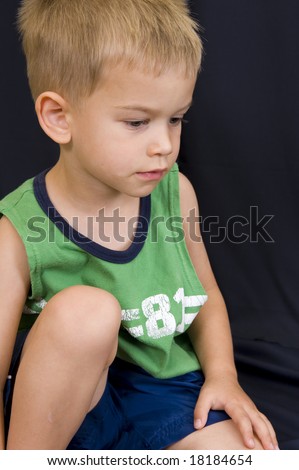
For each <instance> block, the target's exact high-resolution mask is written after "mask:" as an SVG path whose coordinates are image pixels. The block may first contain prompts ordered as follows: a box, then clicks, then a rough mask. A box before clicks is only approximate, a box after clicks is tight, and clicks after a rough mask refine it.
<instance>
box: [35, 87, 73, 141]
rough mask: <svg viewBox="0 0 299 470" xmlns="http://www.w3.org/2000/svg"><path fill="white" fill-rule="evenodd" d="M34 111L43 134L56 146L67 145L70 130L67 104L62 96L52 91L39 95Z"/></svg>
mask: <svg viewBox="0 0 299 470" xmlns="http://www.w3.org/2000/svg"><path fill="white" fill-rule="evenodd" d="M35 111H36V114H37V117H38V120H39V123H40V126H41V128H42V129H43V130H44V132H45V133H46V134H47V135H48V136H49V137H50V138H51V139H52V140H54V142H57V143H58V144H68V143H69V142H70V140H71V129H70V125H69V122H68V121H69V120H68V103H67V101H65V99H64V98H62V96H60V95H58V94H57V93H54V92H52V91H46V92H44V93H42V94H41V95H39V97H38V98H37V100H36V102H35Z"/></svg>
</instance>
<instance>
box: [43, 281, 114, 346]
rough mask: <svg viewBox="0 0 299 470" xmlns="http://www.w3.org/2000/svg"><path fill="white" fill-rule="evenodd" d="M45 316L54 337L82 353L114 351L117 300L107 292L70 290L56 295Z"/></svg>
mask: <svg viewBox="0 0 299 470" xmlns="http://www.w3.org/2000/svg"><path fill="white" fill-rule="evenodd" d="M44 314H45V315H46V316H47V320H48V321H47V323H51V325H52V327H51V329H52V328H53V329H54V330H55V336H56V337H58V338H61V340H62V341H63V343H64V345H66V343H69V344H70V345H71V346H73V347H75V348H76V349H77V351H79V350H80V349H81V350H82V353H83V352H84V353H86V352H87V351H88V350H90V351H99V349H100V350H105V351H115V350H116V345H117V338H118V331H119V327H120V320H121V308H120V305H119V303H118V301H117V299H116V298H115V297H114V296H113V295H112V294H110V293H109V292H107V291H104V290H102V289H98V288H95V287H89V286H72V287H68V288H66V289H64V290H62V291H61V292H59V293H58V294H56V295H55V296H54V297H53V298H52V299H51V300H50V301H49V303H48V304H47V307H46V308H45V312H44Z"/></svg>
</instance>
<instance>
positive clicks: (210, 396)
mask: <svg viewBox="0 0 299 470" xmlns="http://www.w3.org/2000/svg"><path fill="white" fill-rule="evenodd" d="M210 410H224V411H226V413H227V414H228V415H229V416H230V417H231V419H232V420H233V421H234V423H235V424H236V426H237V428H238V429H239V431H240V433H241V435H242V437H243V441H244V444H245V445H246V447H248V448H249V449H253V448H254V447H255V442H254V435H256V436H257V437H258V438H259V439H260V441H261V443H262V446H263V448H264V449H269V450H273V449H278V443H277V439H276V435H275V432H274V429H273V427H272V425H271V423H270V421H269V420H268V419H267V418H266V416H264V415H263V414H262V413H260V412H259V411H258V409H257V408H256V406H255V405H254V403H253V402H252V400H251V399H250V398H249V397H248V395H247V394H246V393H245V392H244V390H243V389H242V388H241V387H240V385H239V383H238V381H237V379H236V378H235V377H234V376H233V377H230V376H229V377H225V378H223V377H209V379H206V381H205V383H204V385H203V387H202V389H201V392H200V396H199V398H198V400H197V403H196V407H195V411H194V427H195V428H196V429H202V428H203V427H204V426H205V424H206V422H207V418H208V412H209V411H210Z"/></svg>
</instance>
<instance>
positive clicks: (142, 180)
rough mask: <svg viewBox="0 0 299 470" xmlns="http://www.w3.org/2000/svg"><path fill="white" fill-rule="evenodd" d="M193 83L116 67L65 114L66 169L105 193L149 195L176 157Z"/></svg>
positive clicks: (172, 75) (173, 74) (176, 76)
mask: <svg viewBox="0 0 299 470" xmlns="http://www.w3.org/2000/svg"><path fill="white" fill-rule="evenodd" d="M194 84H195V79H191V78H184V77H183V76H182V75H181V74H180V73H179V72H178V71H177V70H172V71H169V72H166V73H163V74H162V75H161V76H159V77H154V76H152V75H149V74H144V73H142V72H141V71H137V70H133V71H128V70H127V69H125V68H124V67H120V66H118V67H117V68H115V69H113V70H112V71H110V72H109V76H108V77H107V78H106V79H104V80H103V81H102V83H101V86H100V87H99V88H98V89H97V90H96V91H95V92H94V93H93V94H92V95H91V96H90V97H89V98H87V99H86V100H85V101H84V104H83V106H82V107H80V110H77V111H74V110H73V111H72V112H71V115H70V116H71V118H70V119H71V133H72V142H71V149H72V150H71V153H72V155H71V166H72V170H74V169H75V171H78V170H79V171H81V172H84V176H85V179H84V181H86V177H87V178H89V183H90V184H92V185H94V184H96V186H95V187H97V188H99V189H103V190H104V192H105V193H106V194H107V195H117V194H118V193H123V194H127V195H129V196H135V197H142V196H145V195H147V194H149V193H150V192H151V191H152V190H153V189H154V188H155V186H156V185H157V184H158V182H159V181H160V180H161V179H162V178H163V176H164V175H165V174H166V173H167V172H168V171H169V170H170V168H171V167H172V165H173V164H174V162H175V161H176V159H177V156H178V152H179V146H180V135H181V126H182V119H183V116H184V114H185V113H186V111H187V110H188V108H189V106H190V103H191V100H192V93H193V89H194Z"/></svg>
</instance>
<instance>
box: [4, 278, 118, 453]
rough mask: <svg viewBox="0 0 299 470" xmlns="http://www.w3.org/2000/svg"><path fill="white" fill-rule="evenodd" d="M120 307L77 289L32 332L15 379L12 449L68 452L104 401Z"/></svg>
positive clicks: (55, 301)
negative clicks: (86, 420) (87, 419)
mask: <svg viewBox="0 0 299 470" xmlns="http://www.w3.org/2000/svg"><path fill="white" fill-rule="evenodd" d="M119 326H120V306H119V304H118V302H117V300H116V299H115V298H114V297H113V296H112V295H111V294H109V293H107V292H105V291H102V290H100V289H96V288H93V287H86V286H74V287H70V288H68V289H65V290H64V291H62V292H60V293H59V294H57V295H56V296H54V297H53V298H52V299H51V300H50V301H49V303H48V304H47V306H46V307H45V309H44V310H43V312H42V313H41V314H40V316H39V318H38V319H37V321H36V323H35V324H34V326H33V327H32V330H31V331H30V333H29V335H28V337H27V340H26V343H25V345H24V350H23V356H22V359H21V363H20V367H19V371H18V374H17V378H16V384H15V389H14V395H13V404H12V413H11V421H10V428H9V435H8V445H7V448H8V449H65V448H66V447H67V445H68V443H69V442H70V440H71V438H72V437H73V435H74V434H75V432H76V431H77V429H78V428H79V426H80V424H81V423H82V421H83V419H84V417H85V416H86V414H87V413H88V411H89V410H90V409H91V408H93V407H94V406H95V404H96V403H97V402H98V401H99V399H100V397H101V395H102V393H103V391H104V388H105V384H106V377H107V370H108V367H109V365H110V364H111V362H112V361H113V359H114V357H115V353H116V348H117V338H118V330H119Z"/></svg>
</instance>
